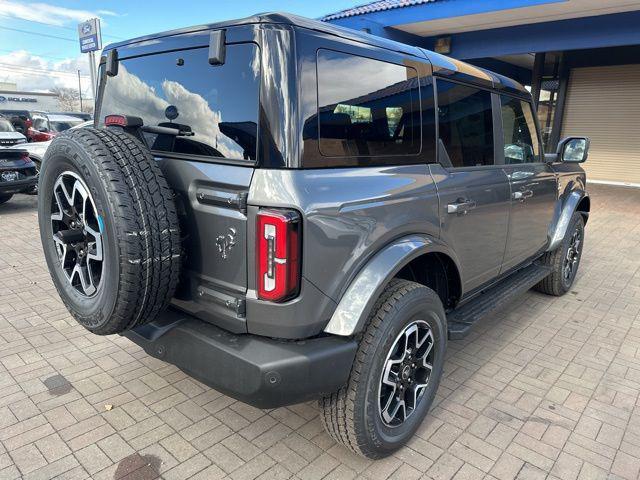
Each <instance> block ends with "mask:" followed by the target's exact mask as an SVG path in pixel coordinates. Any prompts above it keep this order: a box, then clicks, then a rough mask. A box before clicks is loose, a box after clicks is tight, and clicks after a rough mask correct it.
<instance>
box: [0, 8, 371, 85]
mask: <svg viewBox="0 0 640 480" xmlns="http://www.w3.org/2000/svg"><path fill="white" fill-rule="evenodd" d="M362 3H366V1H363V0H322V1H314V0H279V1H276V0H235V1H218V0H210V1H206V0H183V1H181V2H176V1H175V0H173V1H170V0H146V1H143V0H102V1H98V0H54V1H50V2H37V1H36V2H33V1H29V0H0V82H11V83H17V84H18V85H17V86H18V89H19V90H21V91H48V90H49V89H50V88H53V87H68V88H78V74H77V71H78V70H80V73H81V79H80V80H81V85H82V93H83V96H84V97H87V96H89V95H90V83H89V63H88V59H87V55H86V54H84V55H83V54H81V53H80V47H79V43H78V33H77V24H78V23H80V22H82V21H84V20H87V19H89V18H93V17H98V18H100V19H101V25H102V36H103V44H105V45H106V44H108V43H110V42H116V41H120V40H124V39H127V38H133V37H137V36H140V35H146V34H151V33H155V32H161V31H164V30H171V29H174V28H182V27H188V26H191V25H200V24H203V23H213V22H216V21H220V20H229V19H234V18H241V17H246V16H249V15H252V14H255V13H259V12H269V11H285V12H290V13H295V14H298V15H303V16H306V17H310V18H317V17H320V16H322V15H325V14H328V13H333V12H336V11H338V10H342V9H345V8H349V7H351V6H354V5H359V4H362Z"/></svg>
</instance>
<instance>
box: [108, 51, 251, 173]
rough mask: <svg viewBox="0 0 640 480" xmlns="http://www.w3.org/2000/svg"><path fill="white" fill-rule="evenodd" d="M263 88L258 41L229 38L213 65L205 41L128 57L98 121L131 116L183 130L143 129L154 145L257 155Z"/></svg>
mask: <svg viewBox="0 0 640 480" xmlns="http://www.w3.org/2000/svg"><path fill="white" fill-rule="evenodd" d="M259 88H260V57H259V53H258V46H257V45H255V44H253V43H244V44H235V45H228V46H227V53H226V60H225V63H224V64H223V65H216V66H214V65H210V64H209V58H208V48H207V47H203V48H195V49H192V50H184V51H175V52H165V53H158V54H154V55H146V56H140V57H131V58H124V59H122V60H121V61H120V63H119V68H118V74H117V75H116V76H115V77H108V78H107V80H106V85H105V89H104V94H103V97H102V106H101V109H100V119H99V122H100V123H103V122H104V118H105V116H107V115H112V114H113V115H131V116H136V117H141V118H142V119H143V121H144V124H145V125H151V126H160V127H169V128H173V129H175V130H176V132H180V134H179V135H169V134H155V133H145V139H146V140H147V143H148V144H149V147H150V148H151V150H153V151H156V152H164V153H168V154H178V155H188V156H201V157H213V158H229V159H234V160H248V161H255V160H256V156H257V131H258V98H259Z"/></svg>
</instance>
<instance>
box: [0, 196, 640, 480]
mask: <svg viewBox="0 0 640 480" xmlns="http://www.w3.org/2000/svg"><path fill="white" fill-rule="evenodd" d="M591 192H592V199H593V200H592V204H593V212H592V217H591V220H590V221H589V224H588V226H587V240H586V249H585V251H584V256H583V263H582V268H581V273H580V274H579V277H578V280H577V283H576V285H575V288H574V289H573V291H572V292H571V293H569V294H567V295H566V296H565V297H563V298H551V297H547V296H544V295H541V294H537V293H528V294H527V295H525V296H524V297H522V298H521V299H520V300H518V301H517V302H516V303H514V304H513V305H511V306H510V307H509V308H508V309H506V310H504V311H502V312H501V313H500V314H499V315H497V316H496V318H494V319H491V320H490V321H487V322H485V323H484V324H483V325H481V326H480V327H479V328H478V329H477V330H476V331H475V332H474V333H473V334H472V335H471V337H470V338H468V339H466V340H465V341H461V342H451V343H450V344H449V358H448V361H447V363H446V366H445V378H444V379H443V382H442V384H441V386H440V392H439V397H438V400H437V405H436V406H435V408H433V410H432V413H431V415H430V416H429V418H428V419H427V420H426V421H425V422H424V424H423V425H422V427H421V428H420V430H419V432H418V434H417V436H416V437H415V439H414V440H413V441H412V442H411V444H410V445H409V446H408V447H406V448H404V449H402V450H401V451H400V452H398V453H397V454H396V455H394V456H392V457H390V458H388V459H386V460H382V461H378V462H371V461H368V460H365V459H362V458H359V457H356V456H354V455H352V454H350V453H348V452H346V451H345V450H344V449H342V448H341V447H339V446H337V445H335V444H334V443H332V441H331V440H330V439H329V437H328V436H327V435H326V434H325V433H324V432H323V430H322V426H321V424H320V421H319V419H318V416H317V410H316V407H315V405H314V404H312V403H308V404H302V405H296V406H293V407H290V408H280V409H276V410H270V411H263V410H258V409H255V408H252V407H249V406H247V405H244V404H242V403H239V402H236V401H234V400H232V399H230V398H228V397H226V396H224V395H222V394H220V393H218V392H216V391H214V390H211V389H209V388H206V387H204V386H203V385H201V384H199V383H197V382H195V381H193V380H191V379H190V378H188V377H186V376H185V375H184V374H183V373H182V372H180V371H178V370H177V369H176V368H174V367H172V366H168V365H166V364H163V363H162V362H160V361H157V360H154V359H152V358H149V357H148V356H146V355H145V353H144V352H143V351H142V350H141V349H139V348H138V347H136V346H135V345H133V344H131V343H129V342H128V341H127V340H124V339H122V338H119V337H117V336H113V337H98V336H94V335H91V334H89V333H87V332H85V331H84V330H83V329H82V328H80V327H79V326H77V325H76V324H75V322H74V321H73V320H72V318H71V317H70V316H69V315H68V313H67V311H66V310H65V308H64V307H63V305H62V303H61V302H60V300H59V299H58V296H57V295H56V292H55V290H54V288H53V287H52V284H51V281H50V280H49V274H48V273H47V270H46V268H45V264H44V260H43V257H42V253H41V248H40V241H39V238H38V234H37V226H36V224H37V221H36V220H37V218H36V209H35V203H36V202H35V198H33V197H27V196H18V197H16V198H15V199H14V200H13V201H12V202H10V203H9V204H7V205H4V206H0V479H9V478H20V477H24V478H44V479H48V478H53V477H59V478H96V479H103V478H104V479H112V478H131V479H133V478H135V479H151V478H156V477H158V476H161V477H162V478H166V479H184V478H189V477H190V476H195V477H196V478H203V479H205V478H206V479H212V478H221V477H225V476H227V475H228V476H229V477H231V478H234V479H249V478H256V477H259V478H265V479H279V478H290V477H295V476H297V477H299V478H304V479H320V478H336V479H338V478H356V477H358V478H371V479H383V478H398V479H413V478H433V479H448V478H460V479H463V478H469V479H481V478H497V479H512V478H527V479H529V478H532V479H537V478H560V479H563V480H564V479H574V478H580V479H587V478H607V477H610V478H618V477H621V478H625V479H636V478H638V475H639V470H640V400H639V391H640V314H639V312H640V190H634V189H624V188H613V187H603V186H592V187H591Z"/></svg>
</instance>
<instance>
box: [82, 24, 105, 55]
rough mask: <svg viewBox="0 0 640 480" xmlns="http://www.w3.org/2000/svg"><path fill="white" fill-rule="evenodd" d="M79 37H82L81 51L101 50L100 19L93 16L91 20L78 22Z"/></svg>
mask: <svg viewBox="0 0 640 480" xmlns="http://www.w3.org/2000/svg"><path fill="white" fill-rule="evenodd" d="M78 37H79V39H80V51H81V52H82V53H89V52H95V51H96V50H100V49H101V48H102V35H101V34H100V20H99V19H97V18H92V19H91V20H87V21H86V22H82V23H80V24H78Z"/></svg>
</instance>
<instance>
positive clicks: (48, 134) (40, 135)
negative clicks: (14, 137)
mask: <svg viewBox="0 0 640 480" xmlns="http://www.w3.org/2000/svg"><path fill="white" fill-rule="evenodd" d="M0 115H4V116H5V117H7V118H8V119H9V121H10V122H11V123H12V124H13V126H14V128H15V129H16V131H18V132H20V133H22V134H23V135H25V136H26V137H27V140H28V141H29V142H46V141H48V140H51V139H52V138H53V137H54V136H55V134H54V133H53V132H52V131H51V125H50V124H49V118H48V117H47V114H46V113H45V112H39V111H35V110H0Z"/></svg>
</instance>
